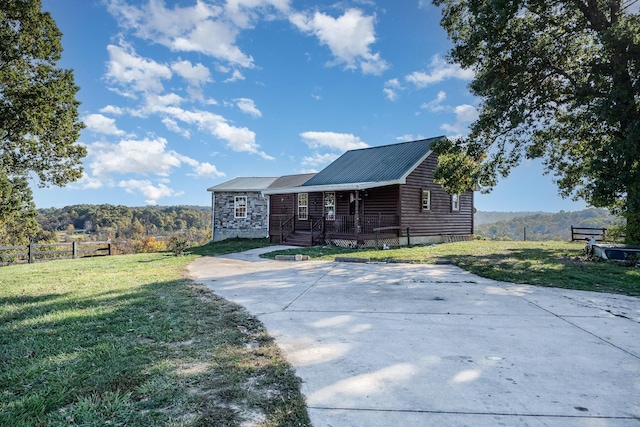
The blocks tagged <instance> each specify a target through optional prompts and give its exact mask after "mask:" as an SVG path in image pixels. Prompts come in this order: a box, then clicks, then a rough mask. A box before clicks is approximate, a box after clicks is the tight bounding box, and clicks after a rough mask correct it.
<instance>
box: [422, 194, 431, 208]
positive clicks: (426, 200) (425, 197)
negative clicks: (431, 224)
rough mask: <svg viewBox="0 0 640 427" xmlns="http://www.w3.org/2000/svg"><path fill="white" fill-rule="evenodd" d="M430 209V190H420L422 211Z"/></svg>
mask: <svg viewBox="0 0 640 427" xmlns="http://www.w3.org/2000/svg"><path fill="white" fill-rule="evenodd" d="M429 210H431V191H429V190H422V211H423V212H424V211H429Z"/></svg>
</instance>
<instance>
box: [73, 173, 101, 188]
mask: <svg viewBox="0 0 640 427" xmlns="http://www.w3.org/2000/svg"><path fill="white" fill-rule="evenodd" d="M76 186H77V187H78V188H82V189H84V190H96V189H98V188H102V187H104V183H103V181H102V180H101V179H98V178H94V177H91V176H89V174H87V173H86V172H83V173H82V177H81V178H80V179H79V180H77V181H76V182H75V183H73V184H71V185H70V186H69V187H70V188H74V187H76Z"/></svg>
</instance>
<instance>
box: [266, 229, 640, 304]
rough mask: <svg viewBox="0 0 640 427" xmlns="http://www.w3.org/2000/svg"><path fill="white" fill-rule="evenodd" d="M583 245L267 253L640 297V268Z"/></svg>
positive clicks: (462, 244) (477, 242) (549, 243)
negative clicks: (447, 269)
mask: <svg viewBox="0 0 640 427" xmlns="http://www.w3.org/2000/svg"><path fill="white" fill-rule="evenodd" d="M583 247H584V244H583V243H570V242H556V241H546V242H513V241H512V242H497V241H486V240H475V241H471V242H458V243H445V244H439V245H430V246H415V247H412V248H406V247H403V248H394V249H389V250H375V249H373V250H353V249H341V248H333V247H313V248H299V249H290V250H285V251H277V252H270V253H268V254H265V255H263V256H265V257H269V258H274V257H275V256H276V255H279V254H303V255H309V256H310V257H311V258H312V259H316V260H333V259H334V258H335V256H337V255H348V256H355V257H363V258H370V259H371V260H372V261H400V262H416V263H434V262H443V261H444V262H451V263H453V264H455V265H457V266H459V267H461V268H463V269H465V270H467V271H470V272H472V273H475V274H477V275H479V276H482V277H487V278H490V279H495V280H499V281H504V282H511V283H524V284H530V285H536V286H548V287H556V288H564V289H576V290H586V291H596V292H611V293H616V294H623V295H630V296H640V268H638V267H630V266H627V265H625V264H621V263H619V262H616V261H605V260H599V261H598V260H592V259H589V258H587V257H585V256H584V255H583V254H582V249H583Z"/></svg>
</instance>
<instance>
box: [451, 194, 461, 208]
mask: <svg viewBox="0 0 640 427" xmlns="http://www.w3.org/2000/svg"><path fill="white" fill-rule="evenodd" d="M451 210H452V211H459V210H460V195H459V194H452V195H451Z"/></svg>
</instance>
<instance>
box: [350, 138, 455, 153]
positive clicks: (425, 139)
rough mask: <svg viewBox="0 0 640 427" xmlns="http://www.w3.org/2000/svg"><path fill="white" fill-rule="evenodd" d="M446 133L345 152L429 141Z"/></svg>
mask: <svg viewBox="0 0 640 427" xmlns="http://www.w3.org/2000/svg"><path fill="white" fill-rule="evenodd" d="M446 137H447V136H446V135H440V136H433V137H431V138H420V139H414V140H413V141H404V142H393V143H391V144H384V145H374V146H373V147H364V148H354V149H352V150H347V151H346V152H349V151H360V150H371V149H372V148H384V147H391V146H394V147H397V146H398V145H404V144H412V143H414V142H421V141H431V140H434V139H441V138H446Z"/></svg>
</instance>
